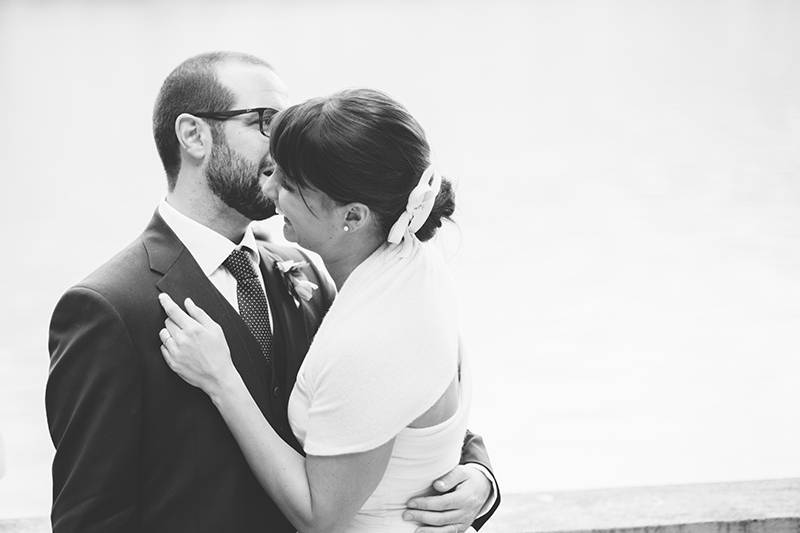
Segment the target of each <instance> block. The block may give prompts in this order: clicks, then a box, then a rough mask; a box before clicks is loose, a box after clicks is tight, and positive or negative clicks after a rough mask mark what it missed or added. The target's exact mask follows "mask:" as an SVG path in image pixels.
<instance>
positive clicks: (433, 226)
mask: <svg viewBox="0 0 800 533" xmlns="http://www.w3.org/2000/svg"><path fill="white" fill-rule="evenodd" d="M270 151H271V152H272V156H273V158H274V159H275V162H276V163H277V164H278V165H279V166H280V168H281V171H282V172H283V174H284V175H285V177H286V179H288V180H289V181H290V182H292V183H294V184H296V185H298V186H299V187H301V188H302V187H308V186H311V187H313V188H315V189H317V190H320V191H322V192H324V193H325V194H327V195H328V196H330V197H331V198H332V199H333V200H334V201H336V202H339V203H342V204H345V203H350V202H360V203H363V204H364V205H366V206H368V207H369V208H370V209H371V210H372V212H373V213H374V214H375V215H376V216H377V218H378V221H379V222H380V224H381V228H382V229H383V231H384V232H385V233H386V234H388V233H389V230H390V228H391V227H392V225H393V224H394V223H395V221H396V220H397V219H398V217H399V216H400V215H401V214H402V213H403V211H404V210H405V208H406V204H407V202H408V194H409V193H410V192H411V190H412V189H413V188H414V187H415V186H416V185H417V183H418V182H419V179H420V176H422V173H423V172H424V171H425V169H426V168H427V167H428V166H429V165H430V147H429V146H428V141H427V139H426V138H425V132H424V131H423V130H422V127H421V126H420V125H419V123H418V122H417V121H416V120H414V117H412V116H411V115H410V114H409V112H408V111H407V110H406V109H405V108H404V107H403V106H402V105H400V104H399V103H397V102H396V101H394V100H393V99H392V98H390V97H389V96H388V95H386V94H384V93H382V92H379V91H375V90H371V89H351V90H346V91H341V92H338V93H336V94H333V95H332V96H328V97H325V98H314V99H312V100H308V101H306V102H304V103H302V104H298V105H294V106H291V107H289V108H288V109H286V110H284V111H283V112H281V113H280V114H279V115H278V116H277V117H276V119H275V120H274V121H273V125H272V128H271V135H270ZM454 210H455V193H454V191H453V187H452V184H451V183H450V182H449V181H448V180H445V179H442V187H441V190H440V191H439V194H438V195H437V196H436V200H435V203H434V206H433V209H432V210H431V214H430V215H429V216H428V219H427V220H426V221H425V223H424V224H423V225H422V227H421V228H420V229H419V230H418V231H417V232H416V235H417V238H419V239H420V240H421V241H426V240H428V239H430V238H431V237H433V235H434V234H435V233H436V230H437V228H439V227H440V226H441V225H442V220H443V219H448V220H450V219H451V216H452V214H453V211H454Z"/></svg>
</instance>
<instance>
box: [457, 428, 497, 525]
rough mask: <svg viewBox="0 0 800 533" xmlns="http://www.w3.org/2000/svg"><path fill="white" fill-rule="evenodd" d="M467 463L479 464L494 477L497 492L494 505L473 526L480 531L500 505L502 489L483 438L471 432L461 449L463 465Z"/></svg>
mask: <svg viewBox="0 0 800 533" xmlns="http://www.w3.org/2000/svg"><path fill="white" fill-rule="evenodd" d="M465 463H477V464H479V465H481V466H483V467H484V468H485V469H486V470H488V471H489V473H490V474H491V476H492V481H493V483H492V485H493V486H494V490H495V492H494V494H493V496H494V503H493V504H492V506H491V507H490V508H489V510H488V511H486V512H485V513H483V514H482V515H481V516H479V517H478V518H477V519H476V520H475V522H473V524H472V527H474V528H475V529H480V528H481V527H482V526H483V525H484V524H485V523H486V521H487V520H489V518H491V516H492V515H493V514H494V512H495V511H496V510H497V507H498V506H499V505H500V487H499V486H498V484H497V478H495V477H494V472H492V465H491V463H490V461H489V453H488V452H487V451H486V446H485V445H484V444H483V438H482V437H481V436H480V435H476V434H475V433H472V432H471V431H467V435H466V437H465V438H464V446H462V448H461V464H465Z"/></svg>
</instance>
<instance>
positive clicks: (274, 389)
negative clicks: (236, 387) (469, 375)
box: [46, 214, 488, 533]
mask: <svg viewBox="0 0 800 533" xmlns="http://www.w3.org/2000/svg"><path fill="white" fill-rule="evenodd" d="M260 254H261V258H262V264H261V271H262V275H263V277H264V283H265V286H266V289H267V295H268V300H269V304H270V308H271V310H272V315H273V320H274V322H275V323H274V324H273V330H274V346H273V364H272V365H271V366H270V365H267V364H266V362H265V359H264V357H263V356H262V354H261V351H260V349H259V346H258V343H257V341H256V340H255V338H254V337H253V336H252V335H251V334H250V331H249V330H248V329H247V326H246V325H245V323H244V322H243V321H242V319H241V317H240V316H239V314H238V313H237V312H236V310H235V309H234V308H233V307H231V306H230V305H229V304H228V302H227V301H226V300H225V298H224V297H223V296H222V295H221V294H220V293H219V292H218V291H217V289H216V288H215V287H214V286H213V285H212V284H211V282H210V281H209V280H208V278H207V277H206V276H205V275H204V274H203V272H202V271H201V269H200V267H199V266H198V265H197V263H196V262H195V260H194V258H193V257H192V256H191V254H190V253H189V252H188V251H187V250H186V248H185V247H184V246H183V244H182V243H181V242H180V241H179V240H178V238H177V237H176V236H175V234H174V233H173V232H172V231H171V230H170V229H169V227H168V226H167V225H166V223H165V222H164V221H163V220H162V219H161V217H160V216H159V215H158V214H156V215H155V216H154V217H153V219H152V220H151V222H150V224H149V226H148V227H147V229H146V230H145V231H144V233H143V234H142V235H141V236H140V237H139V238H138V239H137V240H136V241H134V242H133V243H132V244H131V245H130V246H128V247H127V248H126V249H125V250H123V251H122V252H121V253H119V254H118V255H117V256H116V257H114V258H113V259H111V260H110V261H109V262H108V263H106V264H105V265H103V266H102V267H101V268H100V269H98V270H97V271H95V272H94V273H93V274H91V275H90V276H89V277H88V278H86V279H85V280H84V281H83V282H81V283H79V284H78V285H76V286H75V287H72V288H71V289H69V290H68V291H67V292H66V293H65V294H64V296H63V297H62V298H61V300H60V301H59V303H58V304H57V306H56V309H55V311H54V312H53V318H52V322H51V325H50V342H49V349H50V357H51V364H50V376H49V379H48V382H47V391H46V407H47V418H48V424H49V426H50V434H51V436H52V439H53V443H54V444H55V447H56V454H55V458H54V461H53V509H52V516H51V518H52V523H53V531H54V533H66V532H73V531H74V532H87V533H88V532H95V531H96V532H100V531H102V532H128V531H130V532H134V531H135V532H139V531H142V532H152V533H158V532H180V531H192V532H206V531H207V532H209V533H210V532H221V531H233V532H240V531H241V532H248V531H277V532H281V531H286V532H293V531H295V529H294V528H293V527H292V526H291V524H290V523H289V522H288V521H287V520H286V519H285V518H284V517H283V515H282V514H281V512H280V510H279V509H278V508H277V507H276V506H275V505H274V504H273V503H272V501H271V500H270V499H269V497H268V496H267V495H266V493H265V492H264V490H263V488H262V487H261V486H260V485H259V484H258V482H257V481H256V479H255V478H254V476H253V474H252V473H251V471H250V468H249V467H248V465H247V463H246V461H245V459H244V457H243V455H242V454H241V452H240V450H239V447H238V445H237V444H236V441H235V440H234V439H233V437H232V435H231V433H230V432H229V430H228V428H227V427H226V425H225V423H224V421H223V419H222V417H221V416H220V415H219V413H218V412H217V410H216V409H215V408H214V406H213V404H212V403H211V402H210V401H209V400H208V398H207V397H206V396H205V394H204V393H203V392H202V391H201V390H200V389H197V388H194V387H192V386H190V385H188V384H187V383H185V382H184V381H183V380H182V379H181V378H179V377H178V376H177V375H176V374H174V373H173V372H172V371H171V370H170V369H169V367H168V366H167V365H166V364H165V363H164V361H163V359H162V356H161V352H160V349H159V346H160V340H159V338H158V331H159V330H160V329H161V328H162V327H163V323H164V319H165V315H164V312H163V310H162V309H161V307H160V305H159V303H158V299H157V295H158V293H159V292H166V293H168V294H170V295H171V296H172V297H173V298H174V299H175V301H177V302H182V301H183V300H184V299H185V298H186V297H189V296H191V298H192V299H193V300H194V301H195V302H196V303H197V304H198V305H199V306H200V307H202V308H203V309H204V310H205V311H206V312H207V313H208V314H209V315H210V316H211V317H212V318H213V319H214V320H215V321H216V322H218V323H219V324H220V325H221V326H222V328H223V330H224V331H225V337H226V339H227V341H228V344H229V345H230V349H231V357H232V359H233V362H234V364H235V366H236V368H237V370H238V371H239V373H240V374H241V375H242V377H243V379H244V381H245V383H246V385H247V387H248V389H249V391H250V393H251V395H252V396H253V398H254V399H255V400H256V403H257V404H258V406H259V408H260V409H261V411H262V413H263V414H264V416H265V417H266V418H267V419H268V420H269V422H270V424H271V425H272V426H273V427H274V428H275V429H276V431H277V432H278V433H279V434H280V435H281V436H282V437H283V438H284V440H286V441H287V442H289V443H290V444H291V445H292V446H294V447H295V448H296V449H298V450H299V449H300V447H299V445H298V444H297V442H296V441H295V439H294V436H293V435H292V432H291V429H290V428H289V424H288V420H287V414H286V413H287V409H286V407H287V402H288V396H289V392H290V391H291V389H292V387H293V385H294V380H295V377H296V375H297V370H298V369H299V367H300V363H301V362H302V360H303V357H304V356H305V353H306V351H307V349H308V347H309V344H310V342H311V339H312V338H313V335H314V333H315V332H316V330H317V327H318V326H319V323H320V321H321V320H322V317H323V316H324V314H325V312H326V311H327V309H328V307H329V306H330V304H331V302H332V300H333V297H334V290H333V287H332V286H331V285H330V284H329V282H328V281H326V278H325V277H323V276H322V275H320V273H319V272H318V271H317V270H316V267H314V265H313V263H312V262H310V261H309V262H308V263H309V266H308V267H306V269H305V274H306V276H307V277H308V278H309V279H310V280H311V281H313V282H314V283H317V285H319V287H320V288H319V290H317V291H315V292H314V296H313V298H312V299H311V300H310V301H309V302H301V305H300V307H299V308H298V306H297V305H296V304H295V303H294V301H293V299H292V298H291V297H290V296H289V293H288V291H287V290H286V288H285V285H284V284H283V280H282V278H281V275H280V273H279V272H278V271H277V269H276V268H275V267H274V262H275V261H276V260H279V259H294V260H307V258H306V256H305V255H304V254H303V253H302V252H301V251H299V250H297V249H295V248H289V247H278V246H275V245H271V244H269V245H264V246H262V248H261V249H260ZM474 438H475V437H474V436H471V435H470V436H468V438H467V441H466V442H467V443H468V445H467V446H465V460H466V461H473V462H480V463H483V464H485V465H487V466H488V456H486V453H485V449H484V448H483V447H482V445H480V443H479V442H478V443H476V442H475V441H474V440H471V439H474ZM478 439H479V438H478Z"/></svg>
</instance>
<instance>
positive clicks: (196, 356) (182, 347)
mask: <svg viewBox="0 0 800 533" xmlns="http://www.w3.org/2000/svg"><path fill="white" fill-rule="evenodd" d="M158 301H159V302H161V307H163V308H164V311H166V312H167V320H166V321H165V322H164V324H165V327H164V329H162V330H161V331H160V332H159V337H160V338H161V354H162V355H163V356H164V360H165V361H166V362H167V364H168V365H169V367H170V368H171V369H172V370H173V371H175V373H177V374H178V375H179V376H180V377H182V378H183V379H184V380H185V381H186V382H187V383H189V384H190V385H194V386H195V387H199V388H201V389H202V390H203V392H205V393H206V394H208V395H209V396H210V397H211V398H212V399H214V398H215V397H216V396H217V395H218V394H219V393H220V391H221V390H222V389H223V388H224V386H225V384H227V383H230V382H231V380H235V379H236V378H238V377H239V375H238V373H237V372H236V367H234V366H233V361H231V355H230V349H229V348H228V343H227V342H226V341H225V334H224V333H223V331H222V328H221V327H220V326H219V324H217V323H216V322H214V321H213V320H212V319H211V317H209V316H208V315H207V314H206V312H205V311H203V310H202V309H200V308H199V307H197V305H196V304H195V303H194V302H193V301H192V300H191V298H187V299H186V302H185V305H186V311H188V313H186V312H184V311H183V309H181V308H180V306H178V304H176V303H175V302H174V301H173V300H172V298H170V297H169V296H168V295H167V294H165V293H161V294H159V296H158Z"/></svg>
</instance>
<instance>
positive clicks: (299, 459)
mask: <svg viewBox="0 0 800 533" xmlns="http://www.w3.org/2000/svg"><path fill="white" fill-rule="evenodd" d="M160 301H161V304H162V306H163V307H164V310H165V311H166V312H167V316H168V318H167V322H166V328H165V329H164V330H162V331H161V340H162V343H163V346H162V348H161V351H162V354H163V355H164V359H165V360H166V362H167V364H169V366H170V368H172V370H174V371H175V372H176V373H178V375H180V376H181V377H182V378H183V379H184V380H186V381H187V382H188V383H190V384H191V385H194V386H196V387H200V388H201V389H202V390H203V391H204V392H206V394H208V395H209V397H210V398H211V400H212V402H213V403H214V405H215V406H216V407H217V409H218V410H219V412H220V414H221V415H222V417H223V418H224V419H225V422H226V424H227V425H228V427H229V428H230V430H231V433H233V436H234V437H235V438H236V441H237V442H238V443H239V446H240V447H241V449H242V452H243V454H244V456H245V458H246V459H247V462H248V463H249V464H250V468H251V469H252V471H253V473H254V474H255V476H256V479H258V481H259V482H260V483H261V485H262V486H263V487H264V489H265V490H266V491H267V493H268V494H269V495H270V497H271V498H272V500H273V501H274V502H275V503H276V504H277V505H278V507H280V509H281V511H283V513H284V514H285V515H286V517H287V518H288V519H289V521H290V522H292V524H293V525H294V526H295V527H296V528H297V529H298V530H299V531H301V532H302V533H313V532H329V531H341V530H342V529H344V528H345V527H346V526H347V525H348V524H349V523H350V521H351V520H352V518H353V516H354V515H355V513H356V512H357V511H358V509H360V508H361V506H362V505H363V504H364V502H365V501H366V500H367V498H368V497H369V495H370V494H372V492H373V491H374V490H375V487H377V486H378V483H379V482H380V480H381V478H382V477H383V474H384V472H385V471H386V466H387V464H388V463H389V457H390V455H391V451H392V446H393V444H394V440H393V439H392V440H390V441H389V442H387V443H385V444H383V445H381V446H379V447H378V448H376V449H374V450H370V451H367V452H362V453H354V454H347V455H336V456H313V455H310V456H308V457H306V458H304V457H303V456H302V455H300V454H299V453H297V452H295V451H294V450H293V449H292V448H291V447H290V446H289V445H288V444H286V443H285V442H284V441H283V439H281V438H280V437H279V436H278V435H277V433H275V431H274V430H273V429H272V427H271V426H270V425H269V423H268V422H267V420H266V419H265V418H264V416H263V415H262V414H261V411H260V410H259V408H258V406H257V405H256V403H255V400H253V398H252V397H251V396H250V393H249V392H248V390H247V388H246V386H245V384H244V382H243V381H242V378H241V376H240V375H239V373H238V372H237V371H236V368H235V367H234V366H233V363H232V361H231V358H230V353H229V350H228V346H227V343H226V342H225V336H224V334H223V333H222V329H221V328H220V327H219V325H218V324H216V323H215V322H214V321H213V320H211V318H210V317H208V315H206V313H205V312H204V311H203V310H202V309H200V308H199V307H197V306H196V305H195V304H194V303H193V302H192V301H191V300H189V299H187V300H186V309H187V311H188V314H187V313H186V312H184V311H183V310H182V309H181V308H180V307H179V306H178V305H177V304H176V303H175V302H174V301H172V299H171V298H169V296H167V295H161V296H160Z"/></svg>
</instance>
